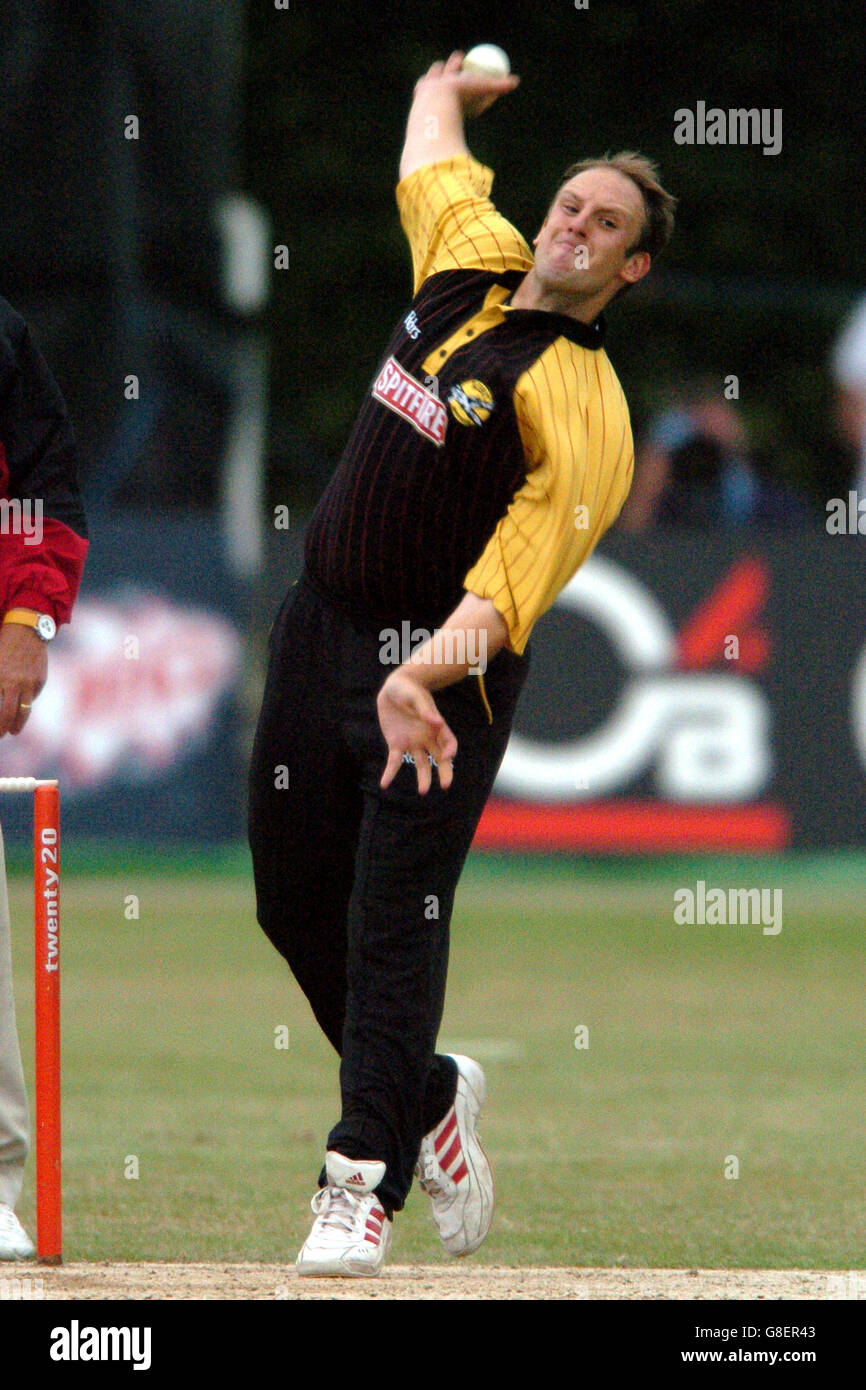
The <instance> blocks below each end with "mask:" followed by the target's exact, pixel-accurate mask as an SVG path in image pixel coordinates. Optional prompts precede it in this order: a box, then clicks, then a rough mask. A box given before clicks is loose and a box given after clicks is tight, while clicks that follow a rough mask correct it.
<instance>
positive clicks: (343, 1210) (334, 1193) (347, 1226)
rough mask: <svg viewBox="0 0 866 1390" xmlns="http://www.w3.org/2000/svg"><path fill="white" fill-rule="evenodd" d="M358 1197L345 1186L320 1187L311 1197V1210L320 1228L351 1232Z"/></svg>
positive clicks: (353, 1227) (355, 1217)
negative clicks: (317, 1219) (316, 1217)
mask: <svg viewBox="0 0 866 1390" xmlns="http://www.w3.org/2000/svg"><path fill="white" fill-rule="evenodd" d="M358 1205H359V1202H358V1198H357V1197H356V1196H355V1194H354V1193H353V1192H348V1191H347V1190H346V1188H345V1187H322V1188H320V1189H319V1191H318V1192H317V1193H316V1195H315V1197H314V1198H313V1202H312V1206H313V1211H314V1212H315V1213H316V1215H317V1216H318V1218H319V1221H320V1222H321V1229H322V1230H335V1231H337V1230H339V1231H348V1232H350V1233H351V1232H352V1231H354V1229H355V1221H356V1219H357V1215H358Z"/></svg>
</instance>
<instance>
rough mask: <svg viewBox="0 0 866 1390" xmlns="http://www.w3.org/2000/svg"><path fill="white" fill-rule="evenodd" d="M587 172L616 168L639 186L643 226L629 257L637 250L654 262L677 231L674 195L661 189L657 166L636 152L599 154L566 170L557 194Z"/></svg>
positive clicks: (629, 251) (630, 249) (624, 151)
mask: <svg viewBox="0 0 866 1390" xmlns="http://www.w3.org/2000/svg"><path fill="white" fill-rule="evenodd" d="M587 169H616V171H617V172H618V173H620V174H625V176H626V178H628V179H631V181H632V183H634V184H637V187H638V188H639V189H640V193H641V197H642V198H643V205H644V214H645V215H644V224H643V227H642V228H641V234H640V236H639V238H638V240H637V241H636V242H635V244H634V246H630V247H629V249H628V255H630V256H633V255H634V254H635V253H636V252H638V251H646V252H648V253H649V255H650V257H651V258H652V259H653V260H654V259H655V257H656V256H658V255H659V254H660V252H662V251H663V250H664V248H665V247H666V246H667V244H668V242H669V241H670V239H671V236H672V234H673V230H674V208H675V207H676V205H677V200H676V198H675V197H674V196H673V194H671V193H668V192H666V190H665V189H664V188H662V186H661V183H660V182H659V170H658V167H657V165H656V164H654V162H653V161H652V160H651V159H647V157H646V155H643V154H637V153H635V151H634V150H622V151H620V153H619V154H605V155H600V156H599V157H598V158H597V159H582V160H580V162H579V163H578V164H572V166H571V168H570V169H566V171H565V173H564V174H563V176H562V181H561V182H560V185H559V188H557V190H556V191H557V193H559V192H560V191H561V190H562V189H563V188H564V187H565V185H566V184H567V183H570V182H571V180H572V179H573V178H576V177H577V175H578V174H583V173H585V172H586V170H587Z"/></svg>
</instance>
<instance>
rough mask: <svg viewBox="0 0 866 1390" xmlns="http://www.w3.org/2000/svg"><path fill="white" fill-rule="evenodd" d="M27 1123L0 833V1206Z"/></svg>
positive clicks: (8, 1194) (18, 1163)
mask: <svg viewBox="0 0 866 1390" xmlns="http://www.w3.org/2000/svg"><path fill="white" fill-rule="evenodd" d="M29 1136H30V1123H29V1117H28V1111H27V1091H26V1089H25V1086H24V1071H23V1068H22V1066H21V1049H20V1047H19V1045H18V1030H17V1028H16V1026H15V999H14V996H13V994H12V931H11V926H10V922H9V898H8V895H7V892H6V860H5V857H4V854H3V834H2V831H0V1202H5V1203H6V1205H7V1206H10V1207H13V1208H14V1206H15V1204H16V1202H17V1201H18V1197H19V1195H20V1192H21V1185H22V1183H23V1181H24V1163H25V1160H26V1158H27V1151H28V1147H29Z"/></svg>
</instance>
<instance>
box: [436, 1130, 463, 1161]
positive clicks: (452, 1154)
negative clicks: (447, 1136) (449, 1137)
mask: <svg viewBox="0 0 866 1390" xmlns="http://www.w3.org/2000/svg"><path fill="white" fill-rule="evenodd" d="M459 1153H460V1135H459V1134H455V1136H454V1142H453V1144H452V1145H451V1148H450V1149H449V1150H448V1152H447V1154H445V1155H444V1157H442V1158H440V1159H439V1164H440V1167H442V1168H445V1169H447V1168H448V1164H449V1163H453V1162H454V1160H455V1158H456V1157H457V1155H458V1154H459Z"/></svg>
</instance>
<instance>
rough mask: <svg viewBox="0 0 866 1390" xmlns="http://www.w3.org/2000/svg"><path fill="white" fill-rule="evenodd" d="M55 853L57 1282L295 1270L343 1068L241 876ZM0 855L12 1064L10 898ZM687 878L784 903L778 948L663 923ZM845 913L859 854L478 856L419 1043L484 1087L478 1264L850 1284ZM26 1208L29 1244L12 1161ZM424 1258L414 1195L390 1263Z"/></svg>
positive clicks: (863, 1203) (24, 901)
mask: <svg viewBox="0 0 866 1390" xmlns="http://www.w3.org/2000/svg"><path fill="white" fill-rule="evenodd" d="M66 858H67V862H66V866H65V869H64V875H63V953H64V954H63V1029H64V1083H63V1084H64V1144H65V1153H64V1163H65V1169H64V1200H65V1246H66V1257H67V1259H69V1260H81V1259H83V1260H169V1261H171V1260H185V1261H198V1260H207V1261H212V1260H220V1261H280V1262H281V1261H285V1260H287V1259H292V1260H293V1259H294V1256H295V1253H296V1251H297V1248H298V1245H299V1244H300V1242H301V1241H302V1240H303V1239H304V1237H305V1235H306V1233H307V1231H308V1227H309V1221H310V1219H311V1218H310V1215H309V1211H308V1206H307V1203H308V1200H309V1197H310V1196H311V1195H312V1192H313V1190H314V1185H315V1178H316V1174H317V1172H318V1168H319V1165H320V1162H321V1159H322V1153H323V1144H324V1139H325V1136H326V1134H327V1131H328V1128H329V1126H330V1124H331V1123H332V1121H333V1120H334V1118H335V1116H336V1113H337V1101H338V1093H337V1066H336V1059H335V1057H334V1055H333V1053H332V1052H331V1051H330V1049H329V1047H328V1045H327V1044H326V1043H325V1041H324V1039H323V1038H321V1037H320V1036H319V1034H318V1032H317V1030H316V1028H315V1026H314V1024H313V1022H312V1020H311V1017H310V1016H309V1013H308V1009H307V1005H306V1002H305V1000H304V999H303V997H302V996H301V994H300V991H299V990H298V989H297V987H296V986H295V984H294V981H293V980H292V979H291V977H290V976H289V974H288V971H287V969H286V967H285V965H284V964H283V962H282V961H281V960H280V958H279V957H278V956H277V955H276V953H275V952H274V951H273V949H272V948H271V946H270V945H269V944H268V942H267V941H266V940H265V939H264V937H263V936H262V935H261V933H260V932H259V930H258V927H257V926H256V924H255V919H254V914H253V906H252V887H251V880H250V875H249V873H248V870H247V864H246V858H245V855H244V853H243V852H242V851H240V850H239V851H238V852H237V853H230V854H228V855H222V856H216V857H213V856H212V857H210V858H208V857H205V858H203V859H199V860H195V859H193V858H192V857H190V856H186V857H184V856H172V855H169V856H165V857H158V856H156V855H155V854H153V855H147V854H138V855H134V856H129V855H124V854H115V855H114V856H113V857H112V859H110V860H108V859H106V858H105V857H104V856H103V859H102V862H101V863H100V862H98V860H97V862H96V866H95V868H94V866H93V862H91V861H90V860H89V859H88V857H87V856H86V855H84V854H83V853H81V852H79V854H78V857H77V859H76V858H74V857H73V854H72V852H71V851H70V853H68V854H67V857H66ZM10 859H11V861H12V862H11V864H10V896H11V901H12V910H13V931H14V937H15V958H16V977H17V982H18V983H17V989H18V994H17V998H18V1012H19V1026H20V1031H21V1035H22V1042H23V1044H24V1046H25V1048H26V1053H27V1065H28V1067H29V1066H30V1061H31V1057H32V1027H31V1012H32V1009H31V1002H32V960H31V924H32V908H31V902H30V879H29V877H28V875H27V871H26V861H24V860H23V859H21V857H20V854H19V855H18V857H16V855H15V852H14V850H13V852H12V854H11V856H10ZM698 877H701V878H704V879H705V880H706V881H707V882H708V883H711V884H713V885H714V886H715V885H721V886H725V885H727V884H732V885H738V886H744V887H747V886H753V885H755V884H758V883H760V884H762V885H764V886H773V887H781V888H782V890H783V896H784V924H783V929H782V931H781V933H780V934H779V935H778V936H766V935H764V934H763V932H762V930H761V927H760V926H759V925H755V926H749V925H742V926H717V927H713V926H691V927H690V926H678V925H676V924H675V923H674V920H673V893H674V889H675V888H676V887H679V886H689V885H691V886H692V887H694V884H695V880H696V878H698ZM864 889H866V862H864V861H863V860H861V859H857V858H836V859H825V860H802V861H798V860H797V859H795V858H792V859H789V860H784V861H772V860H763V861H757V862H749V861H740V860H716V861H714V862H712V863H710V862H708V861H707V860H702V861H701V862H698V861H692V862H688V861H682V860H680V861H656V862H648V863H643V864H642V863H638V862H635V861H623V862H616V863H614V862H610V861H608V862H603V863H600V864H599V863H596V864H593V863H590V862H588V861H582V860H567V859H562V860H558V861H550V860H542V861H530V860H525V861H514V862H511V863H509V862H508V861H505V860H494V859H486V858H480V857H478V858H475V859H473V860H472V861H471V863H470V865H469V867H468V868H467V872H466V874H465V876H464V880H463V884H462V886H461V889H460V891H459V893H458V899H457V906H456V909H455V914H454V920H453V931H452V967H451V981H450V990H449V999H448V1007H447V1012H446V1018H445V1024H444V1028H443V1034H442V1038H441V1045H442V1046H443V1048H444V1049H446V1050H455V1051H458V1050H459V1051H468V1052H470V1053H474V1054H475V1055H477V1056H478V1057H479V1059H480V1060H481V1061H482V1062H483V1064H484V1066H485V1069H486V1071H487V1075H488V1083H489V1088H490V1100H489V1102H488V1106H487V1109H486V1111H485V1116H484V1120H485V1123H484V1126H483V1136H484V1140H485V1146H486V1147H487V1149H488V1152H489V1153H490V1155H491V1158H492V1160H493V1163H494V1168H495V1171H496V1175H497V1191H498V1213H497V1219H496V1221H495V1224H494V1228H493V1231H492V1233H491V1235H490V1238H489V1239H488V1241H487V1243H486V1244H485V1246H484V1248H483V1250H482V1251H481V1252H480V1254H479V1255H478V1256H477V1257H476V1258H477V1259H479V1260H483V1261H485V1262H488V1263H497V1264H511V1265H523V1264H529V1265H532V1264H555V1265H617V1264H622V1265H629V1266H637V1267H642V1266H674V1267H689V1266H698V1265H699V1266H702V1267H706V1268H714V1267H725V1266H726V1267H741V1268H747V1267H764V1268H768V1267H777V1268H786V1267H794V1268H796V1267H800V1268H817V1269H821V1268H827V1269H834V1268H835V1269H840V1268H842V1269H851V1268H861V1267H863V1264H864V1239H863V1233H864V1227H866V1220H864V1218H866V1183H864V1177H863V1155H864V1151H866V1126H864V1109H863V1081H862V1048H863V1032H864V1001H863V969H862V961H863V940H862V933H863V901H864ZM130 894H135V895H137V896H138V899H139V911H140V916H139V919H138V920H137V921H136V920H128V919H127V917H126V916H125V914H124V908H125V901H126V899H127V897H128V895H130ZM281 1026H285V1027H287V1028H288V1030H289V1047H288V1049H278V1048H277V1047H275V1030H276V1029H278V1028H279V1027H281ZM580 1026H584V1027H586V1028H587V1029H588V1042H589V1045H588V1047H585V1048H576V1047H575V1029H576V1028H578V1027H580ZM731 1156H734V1157H735V1158H736V1159H737V1160H738V1163H739V1176H738V1177H737V1178H736V1179H734V1178H726V1176H725V1170H726V1166H727V1168H728V1170H729V1171H730V1170H731V1169H732V1164H731V1162H730V1157H731ZM132 1158H135V1159H137V1164H138V1177H137V1178H130V1177H126V1176H124V1173H125V1169H126V1170H127V1171H132V1170H133V1164H132V1162H131V1159H132ZM20 1210H21V1213H22V1215H23V1217H24V1219H25V1221H26V1222H27V1223H28V1224H29V1225H30V1226H31V1227H32V1226H33V1224H34V1222H33V1183H32V1162H31V1168H30V1170H29V1174H28V1185H27V1189H26V1193H25V1197H24V1199H22V1203H21V1208H20ZM440 1258H441V1259H443V1260H444V1259H446V1258H447V1257H445V1256H444V1255H443V1254H442V1252H441V1248H440V1247H439V1244H438V1241H437V1239H436V1236H435V1232H434V1230H433V1227H432V1224H431V1223H430V1219H429V1215H428V1212H427V1211H426V1199H425V1198H424V1197H423V1194H420V1193H418V1192H413V1193H412V1194H411V1196H410V1199H409V1204H408V1206H407V1209H406V1211H405V1212H404V1213H403V1214H402V1216H401V1217H400V1218H399V1220H398V1224H397V1226H396V1228H395V1247H394V1259H395V1260H396V1261H399V1262H400V1263H407V1262H413V1261H423V1262H424V1263H431V1262H436V1261H438V1260H439V1259H440Z"/></svg>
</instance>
